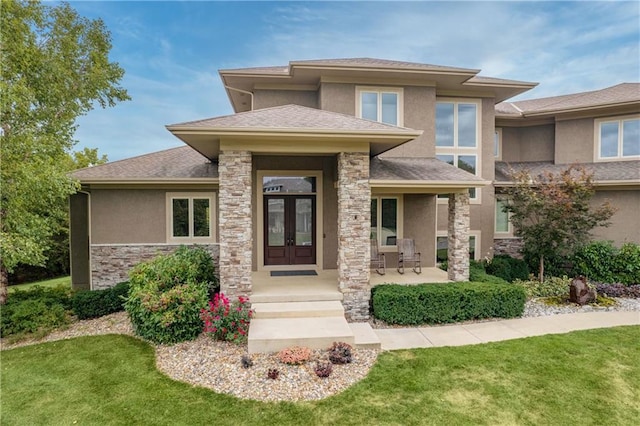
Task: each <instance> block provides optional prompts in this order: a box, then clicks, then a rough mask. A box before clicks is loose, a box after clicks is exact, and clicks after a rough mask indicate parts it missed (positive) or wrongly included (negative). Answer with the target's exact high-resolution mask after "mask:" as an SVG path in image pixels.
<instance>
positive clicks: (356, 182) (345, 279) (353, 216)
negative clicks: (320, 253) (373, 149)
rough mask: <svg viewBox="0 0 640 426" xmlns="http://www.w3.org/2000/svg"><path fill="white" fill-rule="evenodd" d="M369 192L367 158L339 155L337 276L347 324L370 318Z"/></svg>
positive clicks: (354, 154)
mask: <svg viewBox="0 0 640 426" xmlns="http://www.w3.org/2000/svg"><path fill="white" fill-rule="evenodd" d="M370 233H371V189H370V188H369V155H368V154H367V153H359V152H358V153H345V152H343V153H340V154H338V276H339V287H340V291H341V292H342V295H343V300H342V304H343V306H344V310H345V316H346V318H347V320H349V321H366V320H368V319H369V299H370V297H371V287H370V285H369V268H370V259H371V253H370V245H369V234H370Z"/></svg>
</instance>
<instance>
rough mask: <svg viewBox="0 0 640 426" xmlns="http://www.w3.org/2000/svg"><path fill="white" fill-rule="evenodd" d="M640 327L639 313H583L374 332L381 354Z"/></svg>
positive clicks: (377, 330)
mask: <svg viewBox="0 0 640 426" xmlns="http://www.w3.org/2000/svg"><path fill="white" fill-rule="evenodd" d="M620 325H640V312H637V311H635V312H633V311H615V312H585V313H575V314H560V315H549V316H542V317H530V318H516V319H508V320H499V321H487V322H475V323H468V324H456V325H443V326H432V327H414V328H391V329H374V332H375V334H376V335H377V336H378V338H379V339H380V342H381V343H382V349H383V350H391V349H412V348H431V347H436V346H462V345H474V344H478V343H487V342H497V341H500V340H510V339H519V338H522V337H530V336H540V335H543V334H560V333H568V332H570V331H576V330H587V329H592V328H606V327H616V326H620Z"/></svg>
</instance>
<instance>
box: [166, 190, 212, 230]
mask: <svg viewBox="0 0 640 426" xmlns="http://www.w3.org/2000/svg"><path fill="white" fill-rule="evenodd" d="M213 203H214V197H213V195H212V194H208V193H204V192H203V193H179V192H174V193H167V208H168V209H167V210H168V215H167V216H168V217H167V225H168V232H167V234H168V239H169V241H173V242H212V241H213V240H214V237H215V235H214V216H213V213H214V208H213V207H214V204H213Z"/></svg>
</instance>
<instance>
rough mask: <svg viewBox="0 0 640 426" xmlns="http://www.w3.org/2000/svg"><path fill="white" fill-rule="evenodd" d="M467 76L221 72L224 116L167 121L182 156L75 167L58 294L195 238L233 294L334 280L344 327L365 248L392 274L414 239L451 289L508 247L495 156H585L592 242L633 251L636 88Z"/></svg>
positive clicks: (115, 277) (355, 316) (365, 287)
mask: <svg viewBox="0 0 640 426" xmlns="http://www.w3.org/2000/svg"><path fill="white" fill-rule="evenodd" d="M478 73H479V70H475V69H464V68H454V67H443V66H436V65H427V64H417V63H408V62H398V61H388V60H379V59H369V58H360V59H333V60H318V61H295V62H290V63H289V65H288V66H281V67H267V68H246V69H235V70H222V71H220V75H221V78H222V81H223V84H224V86H225V88H226V89H227V94H228V96H229V99H230V101H231V104H232V106H233V108H234V111H235V114H233V115H229V116H223V117H216V118H210V119H204V120H199V121H192V122H188V123H180V124H174V125H170V126H167V128H168V130H169V131H171V132H172V133H173V134H174V135H175V136H176V137H178V138H179V139H181V140H182V141H183V142H185V144H186V145H187V146H184V147H181V148H174V149H169V150H166V151H161V152H156V153H152V154H147V155H143V156H140V157H135V158H131V159H127V160H122V161H116V162H113V163H108V164H105V165H101V166H96V167H92V168H88V169H83V170H79V171H77V172H75V173H74V176H75V177H76V178H78V179H79V180H80V182H81V183H82V191H81V192H79V193H78V194H76V195H74V196H73V197H72V198H71V248H72V281H73V285H74V287H78V288H93V289H96V288H103V287H107V286H111V285H113V284H115V283H117V282H118V281H121V280H124V279H126V274H127V271H128V269H129V268H130V267H131V266H132V265H133V264H135V263H137V262H138V261H140V260H142V259H146V258H149V257H151V256H153V255H154V254H156V253H157V252H158V251H161V252H166V251H170V250H173V249H174V248H175V247H177V246H178V245H180V244H201V245H204V246H205V247H207V248H208V250H210V251H211V253H212V254H213V257H214V259H215V261H216V263H217V265H218V270H219V273H220V280H221V288H222V291H224V292H225V293H227V294H229V295H231V296H235V295H239V294H251V289H252V281H251V280H252V271H264V270H270V269H300V268H301V267H313V268H316V269H320V270H337V275H338V282H337V283H336V286H337V287H338V288H339V289H340V291H341V292H342V293H343V305H344V307H345V313H346V316H347V318H349V319H350V320H362V319H366V318H367V317H368V312H369V296H370V291H369V290H370V286H369V277H370V275H369V274H370V269H369V267H370V264H369V247H370V242H369V240H370V238H375V239H377V240H378V243H379V245H380V250H381V251H383V252H386V255H387V264H388V265H389V266H391V267H393V266H394V265H395V262H396V251H397V249H396V246H395V242H396V240H397V238H403V237H404V238H413V239H415V241H416V246H417V247H418V249H419V250H420V251H421V252H422V258H423V262H422V263H423V266H427V267H429V266H435V265H436V261H437V257H440V258H441V259H440V260H444V259H445V258H446V260H448V262H449V272H448V273H449V279H451V280H466V279H468V274H469V269H468V265H469V252H471V255H472V256H473V257H475V258H481V257H484V256H485V255H489V256H490V255H492V254H493V247H494V238H495V239H496V240H495V244H496V247H499V250H500V251H505V250H508V247H510V246H513V245H514V244H513V242H514V240H513V238H510V237H511V235H512V234H510V228H509V225H508V221H506V222H505V221H504V218H503V217H502V215H501V213H500V212H499V210H497V209H496V206H499V204H500V201H498V202H497V201H496V188H497V189H498V191H499V189H500V187H501V186H502V185H504V184H508V177H507V176H506V175H505V170H506V164H507V163H509V164H511V165H512V166H514V167H516V168H517V167H522V166H523V164H525V163H529V162H530V164H529V165H531V166H533V167H536V168H538V167H540V168H543V167H558V165H560V164H565V163H572V162H581V163H594V165H593V167H595V168H596V169H597V170H596V180H597V182H598V185H600V187H602V189H603V191H602V192H599V195H598V196H599V197H600V196H609V197H610V198H612V201H613V202H614V204H624V205H619V207H621V211H620V212H619V213H618V216H616V217H614V226H613V227H612V228H610V229H607V230H606V231H605V232H607V234H605V235H604V236H605V237H607V238H612V239H614V240H616V241H622V240H623V239H624V238H625V237H626V238H629V239H632V240H634V241H636V242H640V236H639V235H638V227H637V219H636V220H635V222H634V219H633V214H634V213H635V212H634V210H638V207H640V206H639V205H638V203H639V200H640V198H639V197H640V191H638V188H639V185H640V176H638V173H639V172H638V170H639V169H638V165H639V161H638V160H639V159H640V157H638V152H637V149H638V147H637V144H638V143H640V142H638V137H637V133H635V136H634V134H633V132H634V131H635V132H637V127H638V123H639V116H638V113H639V111H640V93H639V87H638V85H637V84H632V85H621V86H615V87H614V88H611V89H605V90H603V91H599V92H589V93H586V94H577V95H568V96H560V97H557V98H550V99H542V100H535V101H521V102H515V103H511V104H510V103H506V102H504V101H505V100H507V99H509V98H512V97H514V96H516V95H519V94H521V93H523V92H525V91H527V90H529V89H531V88H532V87H534V86H535V85H536V83H528V82H521V81H514V80H504V79H495V78H488V77H481V76H479V75H478ZM616 88H618V89H616ZM616 125H617V126H618V141H617V142H616V143H618V145H616V146H615V147H616V149H617V150H614V148H613V146H614V145H615V144H614V142H613V136H611V135H612V134H613V131H614V127H615V126H616ZM634 126H635V127H634ZM634 129H635V130H634ZM601 134H602V136H600V135H601ZM634 138H635V139H634ZM601 140H602V141H603V142H600V141H601ZM578 145H579V146H578ZM612 160H615V161H613V162H609V161H612ZM601 161H608V162H607V165H610V166H611V168H606V169H604V171H603V172H599V171H598V170H600V169H599V168H598V167H600V166H602V164H603V163H600V162H601ZM536 170H538V169H536ZM598 173H602V175H601V176H600V175H599V174H598ZM600 187H599V189H600ZM605 189H606V191H604V190H605ZM601 194H602V195H601ZM497 211H498V213H496V212H497ZM634 224H635V225H636V226H635V227H634V229H628V228H630V227H631V225H634ZM609 235H611V237H609ZM469 242H471V246H469ZM447 248H449V250H447Z"/></svg>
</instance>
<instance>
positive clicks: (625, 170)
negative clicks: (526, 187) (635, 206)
mask: <svg viewBox="0 0 640 426" xmlns="http://www.w3.org/2000/svg"><path fill="white" fill-rule="evenodd" d="M578 165H580V166H583V167H584V168H585V169H586V171H587V172H588V173H592V174H593V180H594V181H595V182H611V181H630V182H637V181H640V160H637V161H611V162H602V163H581V164H578ZM568 167H569V164H553V163H552V162H550V161H535V162H518V163H506V162H503V161H496V178H495V179H496V184H500V183H508V182H511V181H512V179H511V178H510V170H514V171H516V172H519V171H523V170H527V171H529V173H530V174H531V175H533V176H538V175H540V174H542V173H544V172H552V173H559V172H561V171H563V170H566V169H567V168H568Z"/></svg>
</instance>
